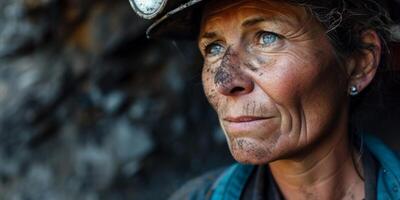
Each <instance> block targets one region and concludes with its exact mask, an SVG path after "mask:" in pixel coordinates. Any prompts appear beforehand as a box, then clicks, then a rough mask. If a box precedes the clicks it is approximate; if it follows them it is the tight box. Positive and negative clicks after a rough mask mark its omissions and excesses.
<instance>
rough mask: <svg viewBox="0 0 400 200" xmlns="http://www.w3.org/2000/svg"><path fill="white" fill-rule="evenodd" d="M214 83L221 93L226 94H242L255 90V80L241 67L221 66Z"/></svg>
mask: <svg viewBox="0 0 400 200" xmlns="http://www.w3.org/2000/svg"><path fill="white" fill-rule="evenodd" d="M214 83H215V85H216V89H217V91H218V92H219V93H221V94H223V95H225V96H240V95H245V94H248V93H250V92H252V91H253V89H254V82H253V80H252V79H251V78H250V77H249V76H247V75H246V74H244V73H243V72H241V71H240V69H235V68H233V67H231V68H220V69H218V70H217V72H216V74H215V79H214Z"/></svg>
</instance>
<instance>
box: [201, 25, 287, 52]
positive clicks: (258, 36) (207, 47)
mask: <svg viewBox="0 0 400 200" xmlns="http://www.w3.org/2000/svg"><path fill="white" fill-rule="evenodd" d="M264 34H270V35H273V36H275V37H276V39H277V41H274V42H273V43H275V42H278V41H279V40H281V39H282V38H283V36H282V35H280V34H277V33H274V32H270V31H259V32H257V33H256V37H255V39H256V41H255V43H256V44H257V45H260V46H262V47H269V46H271V45H273V43H271V44H260V40H261V39H262V36H263V35H264ZM213 45H219V46H220V47H221V48H224V46H223V45H222V44H220V41H214V42H211V43H206V44H204V45H202V49H203V51H204V54H205V55H206V56H207V57H214V56H216V55H218V54H214V55H213V54H211V53H209V52H210V51H211V49H210V48H212V47H213Z"/></svg>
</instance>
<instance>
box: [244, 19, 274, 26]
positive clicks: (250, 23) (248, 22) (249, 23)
mask: <svg viewBox="0 0 400 200" xmlns="http://www.w3.org/2000/svg"><path fill="white" fill-rule="evenodd" d="M265 21H271V19H266V18H265V17H254V18H250V19H247V20H246V21H244V22H243V23H242V27H249V26H254V25H256V24H258V23H261V22H265Z"/></svg>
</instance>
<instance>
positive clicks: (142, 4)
mask: <svg viewBox="0 0 400 200" xmlns="http://www.w3.org/2000/svg"><path fill="white" fill-rule="evenodd" d="M208 1H211V0H129V2H130V3H131V6H132V8H133V10H134V11H135V12H136V13H137V14H138V15H139V16H141V17H142V18H145V19H149V20H153V24H152V25H151V26H150V27H149V28H148V29H147V31H146V35H147V37H148V38H167V39H178V38H179V39H195V37H196V36H197V34H198V31H199V27H200V18H201V12H202V9H203V6H204V4H205V3H206V2H208ZM232 1H234V0H232ZM378 1H379V0H378ZM380 1H383V2H384V3H385V4H386V5H387V8H388V9H389V13H390V15H391V18H392V19H393V20H394V21H395V23H396V24H400V13H399V12H398V11H399V9H400V0H386V1H385V0H380Z"/></svg>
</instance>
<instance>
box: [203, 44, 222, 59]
mask: <svg viewBox="0 0 400 200" xmlns="http://www.w3.org/2000/svg"><path fill="white" fill-rule="evenodd" d="M223 50H224V47H223V46H222V45H220V44H217V43H212V44H210V45H208V46H207V47H206V54H207V55H209V56H216V55H218V54H220V53H221V52H222V51H223Z"/></svg>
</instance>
